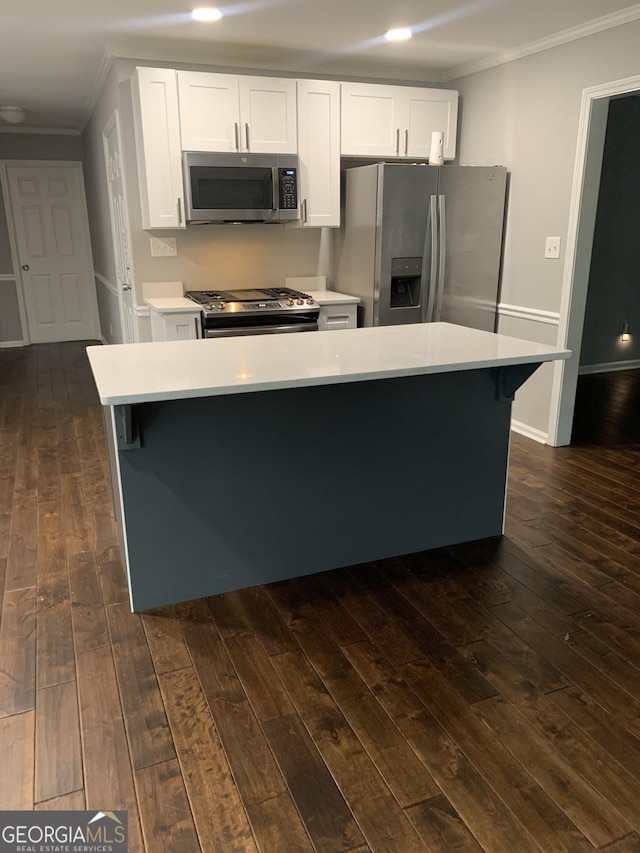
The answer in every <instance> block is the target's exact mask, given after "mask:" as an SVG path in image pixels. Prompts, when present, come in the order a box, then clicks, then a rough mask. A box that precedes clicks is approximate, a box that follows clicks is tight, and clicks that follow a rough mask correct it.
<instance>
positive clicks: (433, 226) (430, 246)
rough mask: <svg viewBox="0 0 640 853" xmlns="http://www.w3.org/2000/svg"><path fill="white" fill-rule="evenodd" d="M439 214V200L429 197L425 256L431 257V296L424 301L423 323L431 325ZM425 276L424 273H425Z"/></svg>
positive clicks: (434, 292) (436, 270)
mask: <svg viewBox="0 0 640 853" xmlns="http://www.w3.org/2000/svg"><path fill="white" fill-rule="evenodd" d="M437 237H438V213H437V199H436V197H435V196H434V195H432V196H430V197H429V220H428V222H427V233H426V234H425V245H424V256H425V260H426V258H427V257H429V294H428V297H427V299H426V300H425V299H423V305H424V308H423V315H422V322H423V323H431V322H432V320H433V309H434V305H435V296H436V275H437V273H438V251H437V246H438V244H437ZM423 275H424V273H423Z"/></svg>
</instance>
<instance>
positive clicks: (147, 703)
mask: <svg viewBox="0 0 640 853" xmlns="http://www.w3.org/2000/svg"><path fill="white" fill-rule="evenodd" d="M636 388H637V386H636ZM637 399H638V398H637V394H636V397H635V402H634V406H635V407H636V408H635V409H634V411H635V412H636V413H637ZM630 408H633V407H632V406H631V403H630ZM621 435H622V434H621ZM631 439H633V441H632V440H631ZM302 497H303V496H301V498H302ZM451 511H452V512H455V507H452V508H451ZM150 535H153V531H150ZM212 559H215V555H212ZM179 570H180V567H179V566H176V571H179ZM0 602H1V604H2V610H1V622H0V768H1V769H0V809H13V808H23V809H32V808H36V809H63V808H72V809H74V808H84V807H85V806H86V807H87V808H91V809H94V808H96V809H98V808H100V809H116V808H125V809H128V811H129V826H130V833H131V845H130V849H131V851H143V850H146V851H147V853H158V851H175V853H192V852H193V853H197V851H200V850H203V851H223V853H227V851H229V852H230V851H243V853H244V851H261V853H297V852H298V851H300V852H302V851H317V853H339V851H344V852H345V853H346V851H353V853H356V851H357V853H364V851H371V853H392V851H393V853H413V851H425V850H429V851H454V850H455V851H464V853H471V851H481V850H484V851H489V853H521V851H545V853H547V851H566V853H582V851H585V852H586V851H589V850H594V849H600V850H606V851H608V853H632V851H634V853H637V851H640V607H639V605H640V444H639V443H638V435H637V433H633V434H632V435H630V436H628V439H627V440H626V441H625V443H622V442H618V443H616V444H615V445H609V446H603V445H598V444H596V443H595V441H591V442H589V443H584V444H582V445H581V446H574V447H570V448H562V449H552V448H549V447H544V446H540V445H538V444H536V443H533V442H531V441H529V440H527V439H524V438H522V437H519V436H517V435H516V436H514V438H513V445H512V454H511V469H510V489H509V500H508V513H507V524H506V535H505V536H504V537H503V538H501V539H499V540H492V541H484V542H480V543H471V544H465V545H460V546H456V547H453V548H449V549H446V550H439V551H435V552H428V553H422V554H414V555H410V556H407V557H404V558H402V559H392V560H387V561H384V562H379V563H375V564H367V565H363V566H356V567H352V568H350V569H345V570H339V571H335V572H329V573H326V574H324V575H319V576H315V577H308V578H305V579H302V580H296V581H288V582H285V583H281V584H274V585H271V586H269V587H258V588H254V589H250V590H245V591H242V592H237V593H231V594H225V595H221V596H217V597H213V598H210V599H207V600H200V601H193V602H189V603H186V604H181V605H178V606H176V607H173V608H171V607H167V608H163V609H162V610H158V611H155V612H150V613H146V614H144V615H142V616H140V615H137V614H136V615H132V614H131V613H130V612H129V607H128V601H127V591H126V584H125V577H124V574H123V569H122V565H121V562H120V559H119V555H118V549H117V546H116V536H115V531H114V525H113V520H112V516H111V506H110V497H109V493H108V488H107V471H106V461H105V455H104V451H103V435H102V421H101V410H100V406H99V404H98V400H97V396H96V392H95V389H94V386H93V381H92V378H91V374H90V371H89V368H88V363H87V360H86V356H85V353H84V346H83V345H82V344H64V345H42V346H32V347H30V348H27V349H22V350H20V349H15V350H0Z"/></svg>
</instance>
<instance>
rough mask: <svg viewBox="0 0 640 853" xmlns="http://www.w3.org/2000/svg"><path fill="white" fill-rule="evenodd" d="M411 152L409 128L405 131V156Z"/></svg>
mask: <svg viewBox="0 0 640 853" xmlns="http://www.w3.org/2000/svg"><path fill="white" fill-rule="evenodd" d="M408 153H409V129H408V128H407V130H405V132H404V156H405V157H406V156H407V154H408Z"/></svg>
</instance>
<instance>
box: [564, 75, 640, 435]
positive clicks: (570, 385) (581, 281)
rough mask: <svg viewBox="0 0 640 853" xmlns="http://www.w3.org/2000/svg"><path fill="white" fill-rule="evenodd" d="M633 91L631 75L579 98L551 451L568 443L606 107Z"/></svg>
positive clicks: (639, 82)
mask: <svg viewBox="0 0 640 853" xmlns="http://www.w3.org/2000/svg"><path fill="white" fill-rule="evenodd" d="M639 91H640V76H635V77H630V78H626V79H624V80H618V81H614V82H612V83H605V84H603V85H601V86H596V87H593V88H590V89H585V90H584V92H583V95H582V105H581V111H580V123H579V128H578V153H577V156H576V163H575V168H574V178H573V191H572V196H571V206H570V211H569V225H568V233H567V262H566V266H565V271H564V279H563V288H562V301H561V309H560V328H559V335H558V346H563V347H566V348H567V349H570V350H572V351H573V353H574V357H573V358H572V359H570V360H569V361H564V362H562V363H560V362H558V363H556V365H555V367H554V380H553V390H552V399H551V413H550V418H549V430H548V434H549V444H551V445H555V446H561V445H568V444H570V441H571V430H572V425H573V415H574V408H575V402H576V390H577V384H578V371H579V363H580V352H581V346H582V334H583V327H584V321H585V311H586V304H587V291H588V286H589V274H590V270H591V256H592V249H593V237H594V229H595V222H596V212H597V206H598V197H599V189H600V177H601V171H602V162H603V155H604V143H605V135H606V128H607V118H608V111H609V104H610V101H611V99H612V98H615V97H620V96H622V95H630V94H633V93H635V92H639Z"/></svg>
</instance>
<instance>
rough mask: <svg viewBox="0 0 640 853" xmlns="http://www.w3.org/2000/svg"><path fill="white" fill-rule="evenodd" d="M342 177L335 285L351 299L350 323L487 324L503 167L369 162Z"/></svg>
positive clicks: (495, 275)
mask: <svg viewBox="0 0 640 853" xmlns="http://www.w3.org/2000/svg"><path fill="white" fill-rule="evenodd" d="M345 177H346V199H345V215H344V220H343V223H344V224H343V232H342V236H343V245H342V251H341V255H340V258H339V262H338V271H337V276H336V290H339V291H340V292H342V293H349V294H353V295H354V296H359V297H360V299H361V312H362V317H361V320H360V325H365V326H388V325H396V324H400V323H425V322H431V321H436V320H442V321H445V322H449V323H457V324H459V325H461V326H470V327H472V328H476V329H483V330H485V331H491V332H492V331H494V330H495V323H496V310H497V300H498V287H499V281H500V267H501V260H502V236H503V226H504V212H505V202H506V187H507V172H506V169H504V168H503V167H501V166H497V167H494V168H484V167H480V166H441V167H435V166H426V165H419V164H414V163H376V164H373V165H370V166H357V167H354V168H351V169H347V170H346V172H345Z"/></svg>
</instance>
